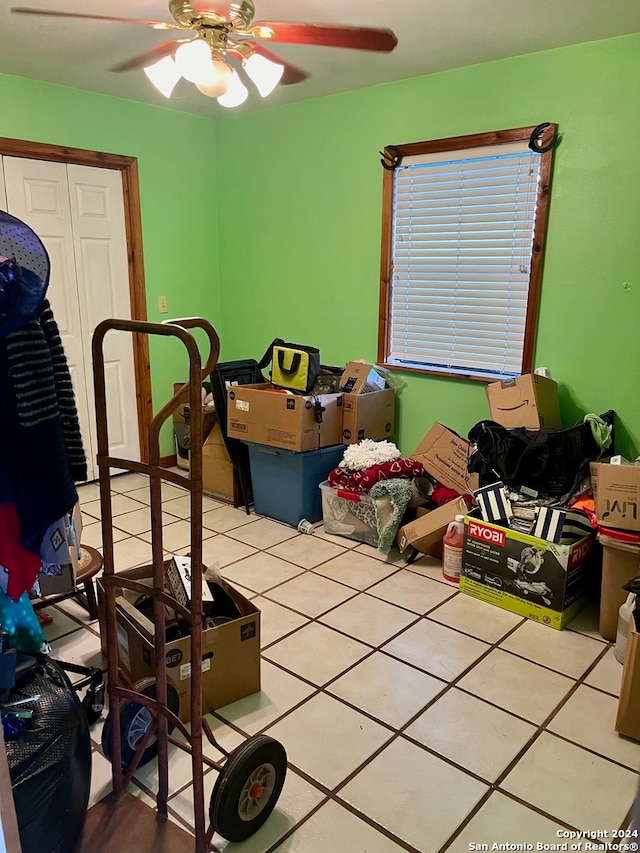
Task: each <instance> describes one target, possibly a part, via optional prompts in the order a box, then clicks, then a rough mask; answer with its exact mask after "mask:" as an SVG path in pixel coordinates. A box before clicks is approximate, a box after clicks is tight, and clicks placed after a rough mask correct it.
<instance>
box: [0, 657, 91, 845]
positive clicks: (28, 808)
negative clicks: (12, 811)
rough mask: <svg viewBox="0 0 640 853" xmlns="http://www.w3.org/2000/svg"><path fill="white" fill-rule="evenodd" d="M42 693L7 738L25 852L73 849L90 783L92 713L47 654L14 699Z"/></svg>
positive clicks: (82, 820)
mask: <svg viewBox="0 0 640 853" xmlns="http://www.w3.org/2000/svg"><path fill="white" fill-rule="evenodd" d="M35 695H39V696H40V699H39V700H38V701H37V702H36V703H34V704H31V703H30V704H28V705H25V707H26V708H34V710H35V713H34V715H33V720H32V722H31V724H30V725H29V727H28V728H23V729H22V730H21V731H20V732H19V734H18V735H17V736H15V737H12V738H8V739H7V741H6V751H7V761H8V764H9V775H10V777H11V784H12V787H13V798H14V801H15V808H16V816H17V820H18V829H19V832H20V841H21V844H22V851H23V853H70V852H71V851H72V850H73V849H74V847H75V846H76V843H77V841H78V839H79V837H80V833H81V832H82V828H83V826H84V820H85V816H86V813H87V804H88V802H89V790H90V788H91V740H90V736H89V724H88V721H87V715H86V713H85V711H84V710H83V708H82V705H81V703H80V700H79V699H78V696H77V694H76V692H75V690H74V689H73V686H72V685H71V683H70V681H69V679H68V678H67V675H66V673H65V672H64V671H63V670H62V668H61V667H60V666H59V664H57V663H56V662H55V661H53V660H51V659H50V658H48V657H45V656H42V658H41V659H40V662H39V666H38V667H37V669H36V671H35V673H33V674H32V675H31V676H29V679H28V680H27V681H26V682H24V683H21V684H20V686H18V687H16V688H15V689H14V690H13V691H12V693H11V698H10V700H9V701H11V702H16V701H18V700H20V699H26V698H28V697H30V696H35Z"/></svg>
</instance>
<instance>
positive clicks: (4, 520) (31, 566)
mask: <svg viewBox="0 0 640 853" xmlns="http://www.w3.org/2000/svg"><path fill="white" fill-rule="evenodd" d="M41 565H42V561H41V560H40V556H39V555H38V554H31V553H30V552H29V551H26V550H25V549H24V548H23V547H22V545H21V544H20V519H19V518H18V511H17V510H16V507H15V504H0V566H4V567H5V569H7V570H8V572H9V581H8V584H7V595H8V596H9V598H11V599H12V600H13V601H17V600H18V599H19V598H20V596H21V595H22V593H23V592H28V591H29V590H30V589H31V587H32V586H33V584H34V583H35V580H36V575H37V574H38V572H39V570H40V566H41Z"/></svg>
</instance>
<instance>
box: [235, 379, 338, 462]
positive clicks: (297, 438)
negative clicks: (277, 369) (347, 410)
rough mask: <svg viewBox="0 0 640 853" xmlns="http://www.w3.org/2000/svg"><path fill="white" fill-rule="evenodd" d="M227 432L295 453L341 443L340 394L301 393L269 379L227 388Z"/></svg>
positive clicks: (243, 438) (242, 439) (245, 439)
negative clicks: (282, 387)
mask: <svg viewBox="0 0 640 853" xmlns="http://www.w3.org/2000/svg"><path fill="white" fill-rule="evenodd" d="M227 435H228V436H229V437H230V438H239V439H240V440H241V441H248V442H250V443H253V444H266V445H269V446H271V447H280V448H282V449H283V450H295V451H297V452H298V453H300V452H302V451H307V450H317V449H318V448H320V447H330V446H331V445H335V444H341V443H342V394H323V395H308V396H305V397H303V396H301V395H300V394H289V393H287V392H286V391H280V390H278V389H275V388H274V387H273V385H271V383H269V382H266V383H263V384H260V385H232V386H229V388H227Z"/></svg>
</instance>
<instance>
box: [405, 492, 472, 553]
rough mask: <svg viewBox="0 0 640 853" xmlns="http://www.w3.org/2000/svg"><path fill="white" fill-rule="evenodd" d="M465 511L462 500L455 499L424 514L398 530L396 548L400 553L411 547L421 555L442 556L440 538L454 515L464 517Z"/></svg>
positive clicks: (464, 504)
mask: <svg viewBox="0 0 640 853" xmlns="http://www.w3.org/2000/svg"><path fill="white" fill-rule="evenodd" d="M467 511H468V507H467V503H466V501H465V500H464V498H456V499H455V500H453V501H449V503H446V504H444V505H443V506H439V507H438V508H437V509H432V510H430V511H429V512H426V513H424V515H421V516H419V517H418V518H416V520H415V521H412V522H410V523H409V524H405V525H404V526H403V527H401V528H400V530H398V535H397V537H396V541H397V542H398V548H399V549H400V551H405V550H406V549H407V548H408V547H409V545H413V547H414V548H416V549H417V550H418V551H420V552H421V553H422V554H429V555H431V556H432V557H440V556H442V537H443V536H444V534H445V532H446V530H447V526H448V524H449V522H450V521H453V520H454V519H455V517H456V515H465V514H466V513H467Z"/></svg>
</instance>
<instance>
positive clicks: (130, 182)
mask: <svg viewBox="0 0 640 853" xmlns="http://www.w3.org/2000/svg"><path fill="white" fill-rule="evenodd" d="M0 155H3V156H6V157H23V158H26V159H29V160H49V161H52V162H54V163H73V164H74V165H78V166H96V167H98V168H101V169H115V170H117V171H119V172H120V174H121V176H122V192H123V202H124V219H125V230H126V240H127V259H128V265H129V303H130V306H131V319H132V320H146V319H147V295H146V286H145V280H144V258H143V253H142V215H141V212H140V184H139V180H138V160H137V158H136V157H127V156H125V155H121V154H105V153H103V152H101V151H87V150H84V149H83V148H69V147H67V146H62V145H51V144H49V143H46V142H28V141H26V140H22V139H9V138H7V137H0ZM133 365H134V374H135V376H134V380H135V386H136V400H137V409H138V440H139V443H140V460H141V462H144V463H148V462H149V446H148V440H147V437H148V434H149V433H148V429H149V425H150V424H151V420H152V418H153V407H152V402H151V362H150V358H149V338H148V336H147V335H138V334H134V335H133Z"/></svg>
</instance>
